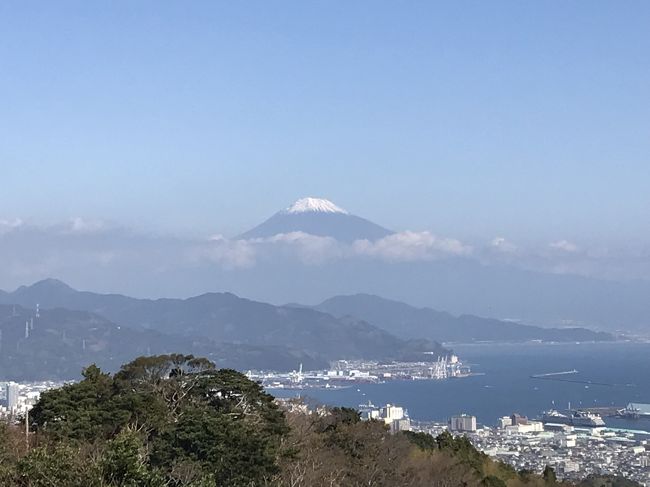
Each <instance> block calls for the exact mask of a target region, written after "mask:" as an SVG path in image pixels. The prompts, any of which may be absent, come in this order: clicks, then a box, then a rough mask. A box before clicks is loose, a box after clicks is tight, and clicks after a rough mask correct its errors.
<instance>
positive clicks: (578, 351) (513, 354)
mask: <svg viewBox="0 0 650 487" xmlns="http://www.w3.org/2000/svg"><path fill="white" fill-rule="evenodd" d="M453 349H454V351H455V353H457V354H458V355H459V356H460V357H461V359H462V360H463V361H464V362H466V363H469V364H471V366H472V370H473V372H476V373H481V374H484V375H477V376H473V377H467V378H462V379H448V380H444V381H399V382H398V381H394V382H386V383H384V384H359V385H355V386H353V387H351V388H346V389H339V390H329V389H309V390H304V391H287V390H284V391H283V390H273V391H271V393H272V394H274V395H276V396H279V397H290V396H296V395H297V394H298V393H299V394H301V395H304V396H309V397H311V398H314V399H316V400H317V401H319V402H321V403H324V404H329V405H338V406H349V407H357V406H358V405H359V404H361V403H366V402H368V401H372V403H373V404H375V405H378V406H379V405H384V404H386V403H393V404H399V405H401V406H404V407H406V408H407V409H408V411H409V413H410V416H411V418H413V419H417V420H424V421H446V419H447V418H448V417H449V416H451V415H454V414H458V413H467V414H473V415H475V416H477V418H478V421H479V423H482V424H486V425H494V424H496V420H497V418H498V417H500V416H504V415H510V414H512V413H514V412H517V413H520V414H523V415H526V416H528V417H529V418H535V417H538V416H539V415H540V414H541V412H542V411H543V410H546V409H549V408H551V407H556V408H558V409H564V408H567V406H568V404H569V403H571V406H572V407H587V406H621V407H624V406H625V405H627V404H628V403H629V402H645V403H650V344H648V343H581V344H575V343H572V344H523V345H522V344H497V345H495V344H490V345H487V344H481V345H456V346H454V347H453ZM574 369H575V370H577V371H578V373H577V374H572V375H567V376H564V377H561V376H559V378H563V379H568V380H572V381H585V382H590V383H589V384H584V383H577V382H563V381H555V380H539V379H533V378H531V375H535V374H544V373H552V372H561V371H567V370H574ZM605 420H606V422H607V424H608V425H610V426H614V427H619V428H630V429H642V430H646V431H650V421H649V420H623V419H619V418H605Z"/></svg>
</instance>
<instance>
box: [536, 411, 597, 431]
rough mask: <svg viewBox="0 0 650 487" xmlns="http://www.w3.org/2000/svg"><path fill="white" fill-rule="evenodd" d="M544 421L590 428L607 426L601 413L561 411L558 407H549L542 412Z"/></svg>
mask: <svg viewBox="0 0 650 487" xmlns="http://www.w3.org/2000/svg"><path fill="white" fill-rule="evenodd" d="M542 423H556V424H568V425H570V426H584V427H588V428H597V427H600V426H605V421H603V418H601V417H600V415H599V414H594V413H589V412H585V411H573V410H569V411H565V412H560V411H558V410H556V409H549V410H548V411H544V412H543V413H542Z"/></svg>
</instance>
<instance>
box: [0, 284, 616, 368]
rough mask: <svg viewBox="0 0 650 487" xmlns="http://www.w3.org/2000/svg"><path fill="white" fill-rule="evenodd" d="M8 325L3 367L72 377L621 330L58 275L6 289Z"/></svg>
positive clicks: (279, 362) (419, 354) (426, 355)
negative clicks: (114, 287) (264, 299)
mask: <svg viewBox="0 0 650 487" xmlns="http://www.w3.org/2000/svg"><path fill="white" fill-rule="evenodd" d="M37 305H39V307H40V310H41V311H40V315H37V312H36V309H37ZM0 331H1V332H2V334H1V340H0V357H1V358H0V370H2V373H3V374H6V375H7V377H13V378H30V379H33V378H43V377H49V378H70V377H73V376H76V374H77V373H78V371H79V370H80V367H83V366H84V365H87V364H88V363H90V362H96V363H98V364H100V365H102V366H103V367H104V368H106V369H107V370H111V369H112V368H114V367H117V366H118V365H119V364H120V363H123V362H124V361H125V360H130V359H132V358H133V357H135V356H138V355H142V354H151V353H166V352H172V351H181V352H186V353H195V354H199V353H200V354H201V355H205V356H208V357H210V358H211V359H212V360H214V361H215V362H217V363H218V364H219V365H221V366H227V367H233V368H238V369H242V370H247V369H251V368H258V369H276V370H291V369H295V368H297V366H298V364H300V363H302V364H303V366H304V367H306V368H324V367H326V366H327V364H328V362H329V361H331V360H336V359H355V358H364V359H374V360H425V361H426V360H435V359H436V358H437V357H438V356H442V355H447V354H449V353H450V350H449V349H448V348H444V347H443V346H441V345H440V343H439V342H440V341H463V342H472V341H485V340H488V341H526V340H552V341H576V340H582V341H594V340H598V341H600V340H612V339H613V337H612V336H611V335H609V334H605V333H596V332H592V331H589V330H585V329H561V330H557V329H555V330H547V329H542V328H537V327H526V326H521V325H517V324H513V323H506V322H500V321H497V320H489V319H483V318H478V317H473V316H461V317H458V318H455V317H453V316H451V315H449V314H447V313H443V312H437V311H434V310H418V309H416V308H413V307H410V306H408V305H405V304H403V303H398V302H394V301H389V300H385V299H381V298H378V297H376V296H364V295H359V296H347V297H344V296H339V297H335V298H332V299H330V300H328V301H326V302H324V303H322V304H321V305H319V306H317V307H315V309H312V308H310V307H305V306H274V305H271V304H267V303H261V302H257V301H252V300H248V299H244V298H240V297H237V296H235V295H234V294H231V293H207V294H203V295H200V296H196V297H192V298H188V299H156V300H150V299H136V298H131V297H128V296H123V295H117V294H112V295H106V294H97V293H92V292H85V291H77V290H75V289H73V288H71V287H70V286H68V285H66V284H65V283H63V282H61V281H57V280H54V279H48V280H45V281H41V282H38V283H35V284H34V285H32V286H22V287H20V288H18V289H17V290H15V291H13V292H4V291H3V292H0ZM70 374H73V375H72V376H71V375H70Z"/></svg>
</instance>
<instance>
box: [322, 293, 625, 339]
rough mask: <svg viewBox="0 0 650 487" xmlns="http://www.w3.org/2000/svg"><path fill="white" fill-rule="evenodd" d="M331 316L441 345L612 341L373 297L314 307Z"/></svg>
mask: <svg viewBox="0 0 650 487" xmlns="http://www.w3.org/2000/svg"><path fill="white" fill-rule="evenodd" d="M313 308H314V309H319V310H321V311H325V312H328V313H330V314H332V315H334V316H338V317H341V316H353V317H356V318H358V319H363V320H367V321H369V322H371V323H373V324H374V325H376V326H379V327H380V328H383V329H385V330H386V331H388V332H389V333H393V334H395V335H396V336H399V337H401V338H404V339H408V338H409V337H413V336H418V337H422V338H429V337H431V336H436V337H437V338H436V339H437V340H438V341H440V342H443V343H453V342H455V343H458V342H479V341H514V342H520V341H530V340H541V341H564V342H572V341H611V340H614V339H615V337H614V336H613V335H611V334H609V333H605V332H597V331H593V330H589V329H587V328H582V327H567V328H543V327H539V326H532V325H523V324H519V323H513V322H508V321H503V320H497V319H494V318H482V317H478V316H474V315H471V314H461V315H459V316H454V315H452V314H451V313H447V312H445V311H438V310H435V309H432V308H428V307H421V308H420V307H415V306H411V305H408V304H406V303H403V302H400V301H396V300H391V299H386V298H382V297H380V296H376V295H373V294H366V293H360V294H354V295H345V296H334V297H332V298H329V299H327V300H325V301H323V302H322V303H320V304H318V305H316V306H314V307H313Z"/></svg>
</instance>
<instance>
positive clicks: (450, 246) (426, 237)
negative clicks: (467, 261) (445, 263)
mask: <svg viewBox="0 0 650 487" xmlns="http://www.w3.org/2000/svg"><path fill="white" fill-rule="evenodd" d="M352 248H353V251H354V254H356V255H363V256H370V257H377V258H381V259H385V260H389V261H416V260H430V259H435V258H440V257H444V256H463V255H470V254H471V253H472V248H471V247H470V246H468V245H465V244H463V243H462V242H461V241H459V240H456V239H453V238H441V237H437V236H435V235H433V234H431V233H429V232H408V231H407V232H401V233H394V234H392V235H388V236H387V237H384V238H382V239H379V240H377V241H374V242H371V241H369V240H357V241H356V242H354V243H353V244H352Z"/></svg>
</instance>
